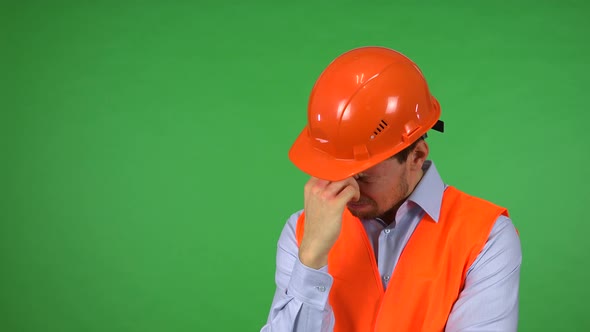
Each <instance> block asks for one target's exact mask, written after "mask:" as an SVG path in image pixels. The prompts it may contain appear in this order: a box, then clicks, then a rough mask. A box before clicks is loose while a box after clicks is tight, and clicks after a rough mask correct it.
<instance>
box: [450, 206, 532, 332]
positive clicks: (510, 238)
mask: <svg viewBox="0 0 590 332" xmlns="http://www.w3.org/2000/svg"><path fill="white" fill-rule="evenodd" d="M521 263H522V251H521V246H520V239H519V236H518V233H517V231H516V229H515V227H514V225H513V224H512V221H511V220H510V219H509V218H508V217H506V216H500V217H499V218H498V220H496V223H495V224H494V227H493V228H492V231H491V232H490V235H489V237H488V241H487V242H486V244H485V246H484V248H483V249H482V251H481V253H480V254H479V255H478V257H477V259H476V260H475V261H474V262H473V264H472V266H471V268H470V269H469V271H468V272H467V276H466V279H465V288H464V289H463V291H462V292H461V294H460V295H459V298H458V300H457V302H455V304H454V306H453V309H452V310H451V314H450V315H449V319H448V321H447V327H446V330H445V331H447V332H459V331H461V332H479V331H502V332H512V331H516V330H517V325H518V291H519V284H520V266H521Z"/></svg>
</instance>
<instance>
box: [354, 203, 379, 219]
mask: <svg viewBox="0 0 590 332" xmlns="http://www.w3.org/2000/svg"><path fill="white" fill-rule="evenodd" d="M347 207H348V211H350V214H352V215H353V216H355V217H357V218H359V219H374V218H375V217H377V215H376V213H375V210H374V209H373V207H372V206H371V205H370V204H348V205H347Z"/></svg>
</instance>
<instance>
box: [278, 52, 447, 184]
mask: <svg viewBox="0 0 590 332" xmlns="http://www.w3.org/2000/svg"><path fill="white" fill-rule="evenodd" d="M439 118H440V105H439V103H438V101H437V100H436V99H435V98H434V97H433V96H432V95H431V94H430V90H429V88H428V85H427V83H426V80H425V78H424V76H423V75H422V72H421V71H420V69H419V68H418V66H416V64H415V63H414V62H413V61H412V60H410V59H409V58H407V57H406V56H404V55H403V54H401V53H399V52H397V51H394V50H391V49H388V48H384V47H361V48H357V49H353V50H351V51H348V52H346V53H344V54H342V55H340V56H339V57H337V58H336V59H335V60H334V61H332V63H330V65H329V66H328V67H327V68H326V69H325V70H324V71H323V72H322V74H321V75H320V77H319V78H318V80H317V81H316V83H315V85H314V87H313V89H312V92H311V95H310V98H309V104H308V110H307V126H306V127H305V128H304V129H303V131H302V132H301V134H300V135H299V137H298V138H297V139H296V140H295V142H294V143H293V146H292V147H291V149H290V151H289V158H290V159H291V161H292V162H293V163H294V164H295V166H297V167H298V168H299V169H301V170H302V171H303V172H305V173H307V174H309V175H311V176H314V177H317V178H321V179H325V180H329V181H339V180H343V179H345V178H347V177H350V176H353V175H354V174H357V173H360V172H362V171H364V170H366V169H368V168H370V167H372V166H374V165H376V164H378V163H380V162H381V161H383V160H385V159H387V158H389V157H391V156H393V155H395V154H396V153H398V152H400V151H401V150H403V149H404V148H406V147H408V146H409V145H411V144H412V143H413V142H414V141H416V140H417V139H419V138H420V137H422V136H424V135H425V134H426V132H427V131H428V130H429V129H435V130H438V131H443V123H442V121H439Z"/></svg>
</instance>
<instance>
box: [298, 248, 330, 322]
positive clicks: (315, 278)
mask: <svg viewBox="0 0 590 332" xmlns="http://www.w3.org/2000/svg"><path fill="white" fill-rule="evenodd" d="M332 282H333V279H332V276H331V275H330V274H328V267H327V266H324V267H322V268H321V269H319V270H315V269H312V268H310V267H307V266H305V265H303V263H301V261H299V259H297V260H295V265H294V266H293V271H292V273H291V280H290V281H289V286H288V288H287V294H289V295H291V296H293V297H295V298H296V299H298V300H300V301H301V302H303V303H305V304H309V305H312V306H314V307H317V308H320V309H322V310H324V309H325V307H326V304H327V303H328V295H329V294H330V289H331V287H332Z"/></svg>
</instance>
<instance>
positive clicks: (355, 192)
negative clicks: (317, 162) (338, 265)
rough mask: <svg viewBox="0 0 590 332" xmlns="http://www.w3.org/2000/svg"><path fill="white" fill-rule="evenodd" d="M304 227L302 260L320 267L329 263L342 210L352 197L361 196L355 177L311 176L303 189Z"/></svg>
mask: <svg viewBox="0 0 590 332" xmlns="http://www.w3.org/2000/svg"><path fill="white" fill-rule="evenodd" d="M304 197H305V200H304V211H305V227H304V231H303V239H302V240H301V245H300V247H299V260H300V261H301V263H303V264H304V265H306V266H308V267H311V268H314V269H319V268H321V267H322V266H325V265H326V264H327V263H328V253H329V252H330V249H332V246H333V245H334V243H335V242H336V240H337V239H338V235H340V229H341V227H342V213H343V212H344V208H345V207H346V204H347V203H348V202H349V201H351V200H352V201H356V200H358V199H359V197H360V192H359V186H358V183H357V182H356V180H354V179H353V178H347V179H345V180H342V181H338V182H330V181H326V180H320V179H317V178H314V177H312V178H311V179H310V180H309V181H308V182H307V183H306V184H305V191H304Z"/></svg>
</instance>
